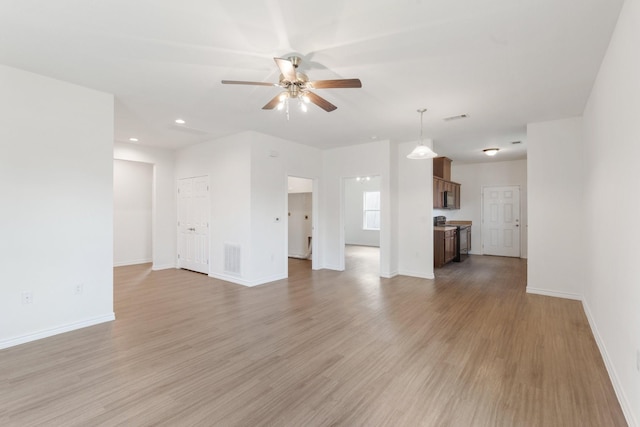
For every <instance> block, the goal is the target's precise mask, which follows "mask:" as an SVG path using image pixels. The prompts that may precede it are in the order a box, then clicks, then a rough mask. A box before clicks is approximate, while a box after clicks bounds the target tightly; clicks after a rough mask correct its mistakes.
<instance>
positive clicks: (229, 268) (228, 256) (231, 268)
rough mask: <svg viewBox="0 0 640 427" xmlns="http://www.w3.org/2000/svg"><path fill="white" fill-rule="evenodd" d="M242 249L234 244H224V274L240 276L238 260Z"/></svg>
mask: <svg viewBox="0 0 640 427" xmlns="http://www.w3.org/2000/svg"><path fill="white" fill-rule="evenodd" d="M241 256H242V248H241V246H240V245H238V244H235V243H225V244H224V272H225V273H229V274H235V275H239V274H240V259H241Z"/></svg>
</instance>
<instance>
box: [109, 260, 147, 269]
mask: <svg viewBox="0 0 640 427" xmlns="http://www.w3.org/2000/svg"><path fill="white" fill-rule="evenodd" d="M150 262H153V259H151V258H149V259H137V260H133V261H122V262H114V263H113V266H114V267H126V266H127V265H138V264H148V263H150Z"/></svg>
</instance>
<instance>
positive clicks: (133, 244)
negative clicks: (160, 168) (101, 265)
mask: <svg viewBox="0 0 640 427" xmlns="http://www.w3.org/2000/svg"><path fill="white" fill-rule="evenodd" d="M152 187H153V165H151V164H149V163H141V162H130V161H127V160H114V161H113V265H114V266H116V267H117V266H122V265H132V264H142V263H146V262H152V261H153V259H152V250H151V216H152V204H151V201H152V193H153V189H152Z"/></svg>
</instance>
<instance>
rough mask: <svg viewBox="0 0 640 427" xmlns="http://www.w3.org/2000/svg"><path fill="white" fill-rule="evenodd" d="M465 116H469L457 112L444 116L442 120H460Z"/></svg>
mask: <svg viewBox="0 0 640 427" xmlns="http://www.w3.org/2000/svg"><path fill="white" fill-rule="evenodd" d="M467 117H469V116H468V115H467V114H459V115H457V116H451V117H445V118H444V119H442V120H444V121H445V122H450V121H452V120H461V119H466V118H467Z"/></svg>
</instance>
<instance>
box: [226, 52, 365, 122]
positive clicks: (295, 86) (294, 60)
mask: <svg viewBox="0 0 640 427" xmlns="http://www.w3.org/2000/svg"><path fill="white" fill-rule="evenodd" d="M273 60H274V61H275V62H276V65H277V66H278V69H279V70H280V79H279V80H280V81H279V82H278V83H266V82H247V81H239V80H222V84H236V85H253V86H276V87H281V88H282V89H284V91H283V92H281V93H279V94H278V95H276V96H275V97H274V98H272V99H271V100H270V101H269V102H267V103H266V104H265V105H264V107H262V109H263V110H273V109H274V108H276V109H278V110H282V109H284V108H285V107H286V111H287V117H288V112H289V100H291V99H296V98H297V99H298V100H300V101H301V102H300V109H301V110H302V111H306V110H307V106H306V105H304V103H307V104H308V103H313V104H315V105H317V106H318V107H320V108H322V109H323V110H325V111H326V112H331V111H333V110H335V109H337V108H338V107H336V106H335V105H333V104H332V103H330V102H329V101H327V100H326V99H324V98H322V97H321V96H319V95H316V94H315V93H314V92H311V91H310V90H309V89H344V88H360V87H362V83H361V82H360V79H335V80H315V81H309V78H308V77H307V75H306V74H303V73H299V72H297V68H298V66H299V65H300V62H301V59H300V58H299V57H297V56H291V57H289V58H286V59H285V58H273Z"/></svg>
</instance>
